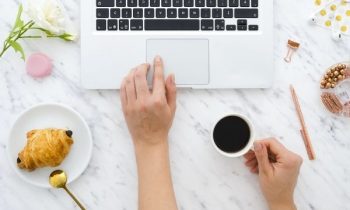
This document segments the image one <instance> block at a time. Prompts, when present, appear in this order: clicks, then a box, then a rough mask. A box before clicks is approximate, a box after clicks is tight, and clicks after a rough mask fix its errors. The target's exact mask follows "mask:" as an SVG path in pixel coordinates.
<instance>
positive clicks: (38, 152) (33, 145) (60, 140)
mask: <svg viewBox="0 0 350 210" xmlns="http://www.w3.org/2000/svg"><path fill="white" fill-rule="evenodd" d="M72 135H73V132H72V131H70V130H63V129H53V128H49V129H41V130H31V131H29V132H28V133H27V145H26V146H25V147H24V149H23V150H22V151H21V152H20V153H18V158H17V166H18V167H19V168H21V169H26V170H28V171H33V170H35V169H37V168H42V167H46V166H51V167H56V166H58V165H60V164H61V162H62V161H63V160H64V158H65V157H66V156H67V155H68V153H69V151H70V147H71V145H72V144H73V139H72Z"/></svg>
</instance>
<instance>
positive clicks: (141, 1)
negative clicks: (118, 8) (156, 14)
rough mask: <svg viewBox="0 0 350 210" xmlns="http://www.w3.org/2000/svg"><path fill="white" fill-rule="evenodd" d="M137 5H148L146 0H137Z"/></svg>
mask: <svg viewBox="0 0 350 210" xmlns="http://www.w3.org/2000/svg"><path fill="white" fill-rule="evenodd" d="M139 7H148V0H139Z"/></svg>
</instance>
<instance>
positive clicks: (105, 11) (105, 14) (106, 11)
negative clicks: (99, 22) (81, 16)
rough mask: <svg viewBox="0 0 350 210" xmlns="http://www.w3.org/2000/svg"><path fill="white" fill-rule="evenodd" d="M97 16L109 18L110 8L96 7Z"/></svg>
mask: <svg viewBox="0 0 350 210" xmlns="http://www.w3.org/2000/svg"><path fill="white" fill-rule="evenodd" d="M96 17H97V18H109V9H96Z"/></svg>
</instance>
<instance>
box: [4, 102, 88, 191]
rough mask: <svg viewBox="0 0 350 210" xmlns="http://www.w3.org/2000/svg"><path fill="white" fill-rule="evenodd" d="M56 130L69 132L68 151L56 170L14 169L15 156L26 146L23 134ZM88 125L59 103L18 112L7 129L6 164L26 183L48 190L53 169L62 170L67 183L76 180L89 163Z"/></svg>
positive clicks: (50, 168) (77, 114)
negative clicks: (8, 133) (70, 133)
mask: <svg viewBox="0 0 350 210" xmlns="http://www.w3.org/2000/svg"><path fill="white" fill-rule="evenodd" d="M45 128H60V129H67V130H68V129H69V130H72V131H73V136H72V138H73V141H74V143H73V144H72V146H71V150H70V152H69V154H68V155H67V157H66V158H65V159H64V161H63V162H62V163H61V165H59V166H58V167H55V168H53V167H44V168H38V169H36V170H34V171H32V172H28V171H26V170H22V169H19V168H18V167H17V157H18V153H19V152H20V151H21V150H22V149H23V148H24V146H25V145H26V143H27V138H26V133H27V132H28V131H30V130H33V129H45ZM92 145H93V144H92V136H91V132H90V129H89V126H88V125H87V123H86V122H85V120H84V119H83V118H82V117H81V116H80V114H79V113H77V112H76V111H74V110H73V109H71V108H69V107H67V106H65V105H61V104H39V105H36V106H34V107H31V108H29V109H27V110H25V111H24V112H22V113H21V114H20V115H19V116H18V118H17V119H16V120H15V122H14V123H13V126H12V128H11V130H10V135H9V140H8V145H7V153H8V157H9V158H8V159H9V162H10V165H11V166H12V168H13V169H14V170H15V172H16V173H17V174H18V175H19V176H20V177H21V178H22V179H23V180H24V181H26V182H28V183H30V184H33V185H36V186H39V187H45V188H49V187H51V186H50V184H49V175H50V173H51V172H52V171H54V170H56V169H61V170H64V171H66V173H67V175H68V183H69V182H72V181H74V180H75V179H77V178H78V177H79V176H80V175H81V174H82V173H83V171H84V170H85V169H86V167H87V166H88V164H89V161H90V158H91V154H92Z"/></svg>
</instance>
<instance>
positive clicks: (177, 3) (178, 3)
mask: <svg viewBox="0 0 350 210" xmlns="http://www.w3.org/2000/svg"><path fill="white" fill-rule="evenodd" d="M173 7H182V0H173Z"/></svg>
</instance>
